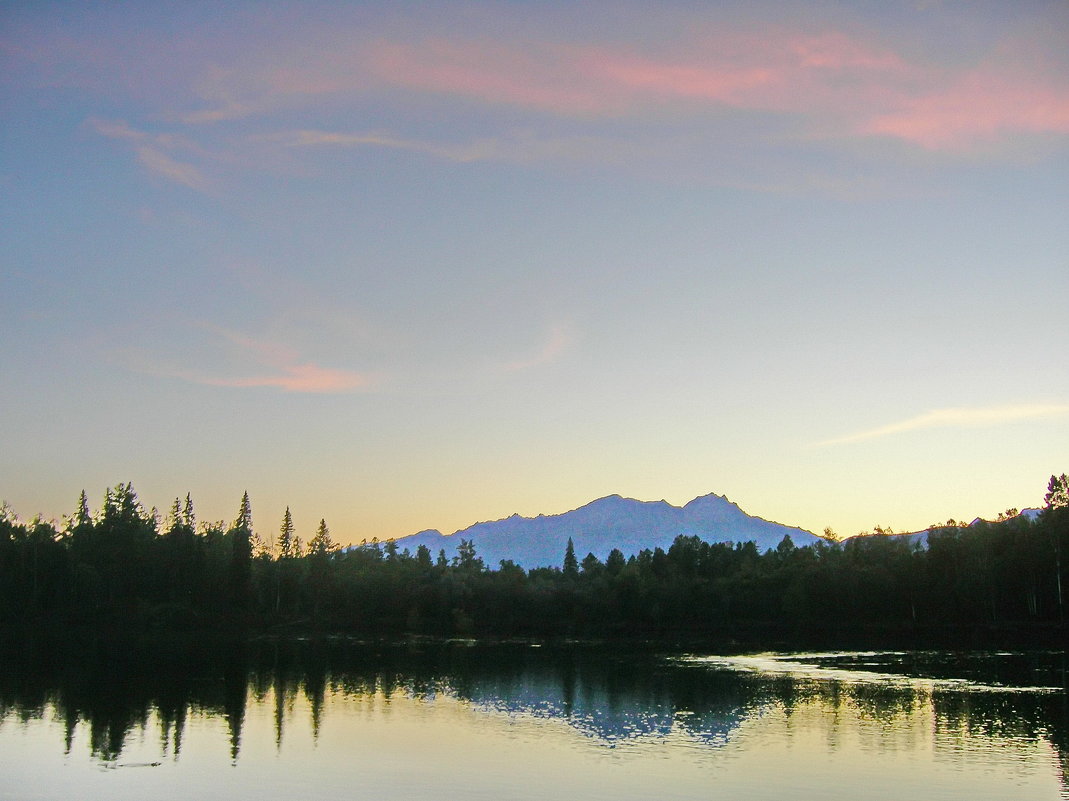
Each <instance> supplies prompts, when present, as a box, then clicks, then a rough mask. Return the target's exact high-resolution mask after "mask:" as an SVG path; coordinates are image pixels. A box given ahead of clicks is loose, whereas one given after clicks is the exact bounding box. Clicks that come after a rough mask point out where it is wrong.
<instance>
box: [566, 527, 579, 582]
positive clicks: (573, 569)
mask: <svg viewBox="0 0 1069 801" xmlns="http://www.w3.org/2000/svg"><path fill="white" fill-rule="evenodd" d="M564 575H565V576H567V577H568V578H576V577H577V576H578V575H579V561H578V560H577V559H576V558H575V543H573V542H572V538H571V537H568V547H567V548H566V549H565V550H564Z"/></svg>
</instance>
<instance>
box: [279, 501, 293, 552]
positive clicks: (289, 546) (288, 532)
mask: <svg viewBox="0 0 1069 801" xmlns="http://www.w3.org/2000/svg"><path fill="white" fill-rule="evenodd" d="M293 545H294V543H293V515H291V514H290V508H289V507H288V506H287V507H286V514H284V515H283V516H282V527H281V528H280V529H279V532H278V558H279V559H290V558H292V557H293V556H294V553H293V551H294V548H293Z"/></svg>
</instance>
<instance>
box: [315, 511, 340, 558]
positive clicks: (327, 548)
mask: <svg viewBox="0 0 1069 801" xmlns="http://www.w3.org/2000/svg"><path fill="white" fill-rule="evenodd" d="M336 550H338V546H337V545H335V544H334V540H332V539H331V538H330V529H329V528H327V521H326V520H320V521H319V528H318V529H316V534H315V536H314V537H312V539H311V540H310V541H309V543H308V555H309V556H318V557H324V556H330V555H331V554H332V553H334V552H335V551H336Z"/></svg>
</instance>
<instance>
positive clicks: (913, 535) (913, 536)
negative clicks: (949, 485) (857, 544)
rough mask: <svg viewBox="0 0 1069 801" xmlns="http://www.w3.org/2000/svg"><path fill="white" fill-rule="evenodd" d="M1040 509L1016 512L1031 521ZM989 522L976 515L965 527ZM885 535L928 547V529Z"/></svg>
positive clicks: (859, 536)
mask: <svg viewBox="0 0 1069 801" xmlns="http://www.w3.org/2000/svg"><path fill="white" fill-rule="evenodd" d="M1042 511H1043V510H1042V509H1022V510H1021V511H1020V512H1018V515H1019V516H1020V517H1023V518H1024V519H1025V520H1028V521H1033V520H1035V519H1036V518H1037V517H1039V513H1040V512H1042ZM990 522H991V521H990V520H983V519H982V518H979V517H977V518H976V519H975V520H973V521H972V522H971V523H969V525H968V526H966V527H965V528H966V529H968V528H972V527H973V526H975V525H976V524H978V523H990ZM875 536H880V535H877V534H855V535H854V536H853V537H845V538H844V539H843V542H844V543H845V542H849V541H850V540H856V539H859V538H864V537H875ZM885 536H889V537H891V538H892V539H896V540H906V541H907V542H908V543H909V544H910V545H916V544H919V545H920V546H921V547H922V548H927V547H928V529H924V531H913V532H910V533H908V534H906V533H903V534H889V535H885Z"/></svg>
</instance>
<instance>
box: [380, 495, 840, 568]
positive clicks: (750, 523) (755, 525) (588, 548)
mask: <svg viewBox="0 0 1069 801" xmlns="http://www.w3.org/2000/svg"><path fill="white" fill-rule="evenodd" d="M680 534H682V535H684V536H692V535H693V536H697V537H699V538H700V539H702V540H705V541H706V542H714V543H715V542H728V543H733V544H734V543H743V542H754V543H755V544H756V545H757V548H758V550H760V551H765V550H767V549H768V548H774V547H775V546H776V545H778V544H779V543H780V542H781V541H782V539H783V537H784V536H785V535H789V536H790V537H791V540H792V541H793V542H794V544H795V545H809V544H812V543H814V542H818V541H820V540H821V538H820V537H818V536H816V535H815V534H813V533H812V532H809V531H806V530H804V529H801V528H798V527H797V526H787V525H784V524H782V523H777V522H775V521H770V520H766V519H764V518H761V517H756V516H753V515H749V514H747V513H746V512H745V511H743V510H742V509H741V508H740V507H739V505H738V504H736V503H734V502H733V501H730V500H728V498H727V496H724V495H717V494H716V493H714V492H710V493H708V494H706V495H699V496H698V497H697V498H694V499H692V500H690V501H688V502H687V503H686V504H684V505H682V506H675V505H673V504H670V503H668V501H666V500H664V499H661V500H657V501H640V500H637V499H634V498H625V497H623V496H621V495H619V494H615V493H614V494H612V495H606V496H604V497H602V498H596V499H594V500H593V501H590V502H588V503H586V504H583V505H582V506H579V507H577V508H575V509H572V510H570V511H567V512H561V513H559V514H553V515H546V514H539V515H537V516H535V517H524V516H522V515H520V514H518V513H514V514H512V515H510V516H508V517H505V518H501V519H499V520H487V521H480V522H477V523H473V524H472V525H470V526H468V527H467V528H464V529H458V530H457V531H454V532H453V533H452V534H443V533H442V532H441V531H439V530H438V529H425V530H423V531H420V532H417V533H415V534H410V535H407V536H404V537H398V538H396V539H394V542H395V543H396V544H397V546H398V547H399V548H408V549H410V551H412V552H414V551H415V550H416V549H417V548H418V547H419V546H420V545H425V546H427V547H428V548H429V549H430V551H431V553H432V554H437V553H438V551H439V550H444V551H445V553H446V557H447V558H449V557H451V556H453V555H455V554H456V549H457V546H459V544H460V541H461V540H470V541H471V542H472V544H473V545H474V546H475V551H476V554H477V555H478V556H479V557H481V558H482V559H483V561H484V562H485V563H486V564H487V565H489V566H491V567H496V566H497V565H498V564H499V563H500V561H501V560H504V559H509V560H512V561H513V562H515V563H516V564H518V565H520V566H521V567H523V568H525V569H530V568H533V567H550V566H559V565H560V564H561V562H562V560H563V558H564V551H565V548H566V547H567V542H568V540H569V539H571V540H572V541H573V543H574V547H575V553H576V556H577V557H578V558H579V559H582V558H583V557H584V556H585V555H586V554H587V553H593V554H594V555H595V556H596V557H597V558H598V559H600V560H602V561H604V559H605V558H606V557H607V556H608V554H609V552H610V551H611V550H612V549H613V548H619V549H620V551H621V552H623V554H624V556H631V555H633V554H637V553H638V552H639V551H641V550H644V549H647V548H648V549H651V550H652V549H653V548H657V547H660V548H664V549H666V550H667V549H668V548H669V547H670V546H671V544H672V541H674V540H675V538H676V537H677V536H679V535H680Z"/></svg>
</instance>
